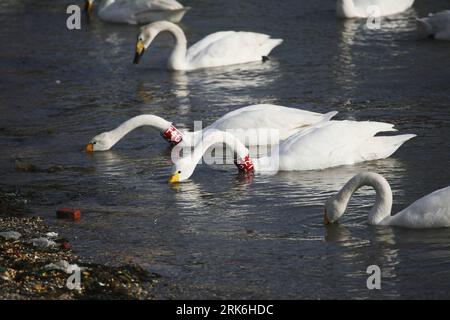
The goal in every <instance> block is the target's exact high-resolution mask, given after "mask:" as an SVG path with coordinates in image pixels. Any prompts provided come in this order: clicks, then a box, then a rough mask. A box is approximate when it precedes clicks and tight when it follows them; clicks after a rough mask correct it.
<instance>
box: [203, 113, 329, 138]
mask: <svg viewBox="0 0 450 320" xmlns="http://www.w3.org/2000/svg"><path fill="white" fill-rule="evenodd" d="M336 114H337V112H336V111H333V112H329V113H327V114H321V113H316V112H311V111H306V110H300V109H295V108H288V107H283V106H278V105H273V104H257V105H252V106H248V107H243V108H240V109H237V110H234V111H231V112H229V113H227V114H226V115H224V116H223V117H221V118H220V119H218V120H216V121H215V122H214V123H213V124H211V126H210V127H211V128H215V129H219V130H222V131H226V130H229V129H243V130H248V129H276V130H278V133H279V138H280V140H284V139H286V138H287V137H288V136H290V135H292V134H293V133H295V132H297V131H299V130H302V129H304V128H306V127H308V126H311V125H315V124H317V123H319V122H322V121H328V120H330V119H331V118H332V117H333V116H334V115H336Z"/></svg>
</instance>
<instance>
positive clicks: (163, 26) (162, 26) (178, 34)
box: [151, 21, 187, 70]
mask: <svg viewBox="0 0 450 320" xmlns="http://www.w3.org/2000/svg"><path fill="white" fill-rule="evenodd" d="M151 27H152V28H155V29H156V30H157V34H158V33H160V32H163V31H167V32H170V33H171V34H172V36H173V37H174V39H175V47H174V48H173V50H172V53H171V55H170V57H169V61H168V62H167V65H168V67H169V68H170V69H172V70H179V69H184V68H185V65H186V52H187V39H186V36H185V34H184V32H183V30H182V29H181V28H180V27H179V26H177V25H176V24H174V23H172V22H169V21H158V22H154V23H152V24H151Z"/></svg>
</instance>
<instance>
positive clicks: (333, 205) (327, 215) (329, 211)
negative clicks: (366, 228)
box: [323, 197, 345, 225]
mask: <svg viewBox="0 0 450 320" xmlns="http://www.w3.org/2000/svg"><path fill="white" fill-rule="evenodd" d="M344 212H345V206H344V205H343V204H341V203H340V202H339V201H338V200H337V199H336V198H335V197H331V198H329V199H328V200H327V202H325V208H324V210H323V223H324V224H326V225H327V224H330V223H334V222H336V221H337V220H338V219H339V218H340V217H341V216H342V215H343V214H344Z"/></svg>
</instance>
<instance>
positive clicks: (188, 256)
mask: <svg viewBox="0 0 450 320" xmlns="http://www.w3.org/2000/svg"><path fill="white" fill-rule="evenodd" d="M416 2H417V3H416V4H415V6H414V8H413V9H410V10H408V11H407V12H405V13H404V14H401V15H397V16H394V17H389V18H386V19H383V20H382V29H381V30H368V29H367V28H366V27H365V21H341V20H337V19H336V17H335V12H334V1H332V0H323V1H295V0H291V1H277V2H276V3H275V2H273V1H269V0H264V1H263V0H246V1H240V0H223V1H222V0H215V1H207V0H198V1H196V0H185V1H184V2H183V3H184V4H186V5H189V6H191V7H192V10H191V11H189V12H188V13H187V14H186V16H185V19H184V20H183V23H182V24H181V26H182V28H183V29H184V30H185V32H186V34H187V37H188V39H189V42H190V43H192V42H194V41H196V40H199V39H201V38H202V37H203V36H204V35H206V34H209V33H212V32H215V31H219V30H227V29H228V30H232V29H234V30H238V29H239V30H249V31H258V32H264V33H268V34H271V35H273V36H274V37H281V38H283V39H284V40H285V42H284V43H283V44H282V45H281V46H280V47H278V48H276V49H275V50H274V51H273V53H272V59H271V60H270V61H269V62H267V63H264V64H262V63H254V64H247V65H240V66H232V67H227V68H216V69H210V70H199V71H193V72H188V73H181V72H175V73H174V72H168V71H166V70H165V68H164V61H165V57H166V56H167V54H168V53H169V52H170V48H171V38H170V37H169V36H166V35H162V36H160V37H158V39H157V40H156V41H155V43H154V45H152V47H151V49H150V50H148V52H147V53H146V54H145V56H144V57H143V59H142V61H141V63H140V64H139V65H137V66H136V65H132V63H131V62H132V59H133V50H134V49H133V47H134V42H135V37H136V34H137V32H138V27H136V26H122V25H111V24H107V23H102V22H101V21H98V20H95V21H92V22H91V23H89V24H87V23H86V21H85V20H83V24H82V30H80V31H68V30H67V29H66V28H65V19H66V14H65V9H66V7H67V5H69V4H71V3H73V1H62V0H61V1H55V0H52V1H50V0H41V1H31V0H14V1H13V0H3V1H1V3H0V14H1V16H2V19H1V20H0V43H1V50H0V71H1V76H0V110H1V113H2V114H1V117H0V148H1V154H0V172H1V177H2V178H1V182H0V184H1V185H2V186H3V187H5V188H15V187H18V188H20V189H21V190H23V191H24V192H26V193H27V194H28V197H29V199H30V206H31V209H32V211H33V213H34V214H40V215H43V216H45V217H46V218H47V221H49V222H50V223H52V224H53V225H54V226H56V228H57V229H59V231H60V232H61V233H63V234H64V235H66V236H67V237H68V238H70V239H72V243H73V244H74V247H75V249H76V251H77V253H78V254H80V255H83V256H86V257H92V258H93V259H95V260H96V261H99V262H107V263H111V264H120V263H128V262H133V263H138V264H141V265H142V266H144V267H146V268H148V269H149V270H151V271H155V272H158V273H160V274H161V275H163V278H162V279H161V282H160V285H159V286H158V288H157V289H158V293H157V296H158V297H159V298H171V297H177V298H216V297H221V298H362V299H364V298H433V297H439V298H448V297H449V294H448V291H449V289H450V232H449V230H447V229H440V230H429V231H423V230H422V231H413V230H405V229H399V228H390V227H371V226H368V225H366V223H365V222H366V218H367V213H368V211H369V209H370V206H371V204H372V203H373V201H374V194H373V191H372V190H371V189H369V188H365V189H362V190H361V191H360V192H359V193H358V194H357V195H355V197H354V198H353V200H352V201H351V203H350V206H349V210H348V212H347V214H346V215H345V216H344V217H343V219H342V221H341V223H340V224H339V225H336V226H332V227H327V228H325V227H324V226H323V225H322V206H323V203H324V201H325V199H326V198H327V197H328V196H329V195H331V194H332V193H333V192H334V191H336V190H338V189H339V188H340V187H341V186H342V185H343V183H345V182H346V180H347V179H349V178H350V177H351V176H352V175H354V174H355V173H357V172H360V171H364V170H372V171H376V172H378V173H381V174H383V175H384V176H385V177H386V178H387V179H388V180H389V182H390V183H391V186H392V189H393V193H394V208H393V209H394V211H395V212H397V211H399V210H400V209H402V208H404V207H405V206H407V205H408V204H410V203H411V202H412V201H414V200H415V199H417V198H419V197H420V196H422V195H424V194H427V193H429V192H431V191H433V190H436V189H438V188H442V187H445V186H447V185H448V184H449V181H450V171H449V169H448V168H449V164H450V161H449V160H450V159H449V146H450V143H449V136H450V129H449V125H450V113H449V107H450V106H449V103H450V43H445V42H437V41H431V40H423V39H419V38H418V37H417V35H416V26H415V18H416V17H417V16H423V15H426V14H428V13H429V12H435V11H439V10H443V9H450V7H449V3H448V1H446V0H429V1H424V0H421V1H420V0H417V1H416ZM80 3H81V1H80ZM255 103H274V104H280V105H284V106H289V107H297V108H302V109H306V110H311V111H317V112H326V111H330V110H337V111H339V114H338V116H337V119H355V120H376V121H386V122H390V123H394V124H395V125H396V126H397V128H398V129H399V130H400V131H401V132H402V133H415V134H417V135H418V137H417V138H415V139H413V140H411V141H408V142H407V143H406V144H405V145H403V146H402V147H401V148H400V149H399V151H398V152H396V153H395V154H394V155H393V156H392V157H391V158H389V159H385V160H380V161H374V162H369V163H364V164H360V165H355V166H348V167H341V168H335V169H330V170H324V171H312V172H289V173H280V174H277V175H274V176H261V175H257V176H255V177H254V179H253V181H249V180H243V179H241V178H240V177H239V176H238V175H237V174H236V170H235V168H233V167H231V166H215V167H213V168H212V167H209V166H206V165H201V166H199V167H198V169H197V171H196V172H195V174H194V175H193V177H192V178H191V180H190V181H189V182H187V183H184V184H181V185H180V186H179V187H177V188H170V187H169V186H168V185H167V178H168V175H169V172H170V157H169V152H168V150H167V146H166V143H165V142H164V141H163V140H162V139H161V138H160V137H159V135H158V134H157V133H156V132H154V131H153V130H151V129H148V128H142V129H139V130H136V131H135V132H133V133H131V134H130V135H129V136H127V138H126V139H125V140H123V141H121V142H120V143H119V144H117V145H116V146H115V147H114V149H113V150H111V151H108V152H103V153H96V154H94V155H89V154H86V153H83V152H81V149H82V148H83V146H84V144H85V143H87V142H89V140H90V138H91V137H92V136H94V135H95V134H97V133H100V132H102V131H105V130H110V129H112V128H113V127H115V126H116V125H118V124H119V123H121V122H122V121H124V120H126V119H128V118H129V117H132V116H135V115H138V114H142V113H151V114H157V115H160V116H163V117H165V118H167V119H170V120H171V121H174V122H175V123H176V124H177V125H178V126H179V127H184V128H192V127H193V122H194V121H196V120H203V121H204V122H205V124H209V123H211V122H212V121H214V120H215V119H217V118H218V117H220V116H221V115H223V114H225V113H226V112H228V111H231V110H234V109H236V108H239V107H242V106H246V105H250V104H255ZM17 159H21V160H22V161H27V162H30V163H33V164H34V165H35V166H37V167H38V168H40V169H41V170H38V171H37V172H20V171H17V170H16V169H15V160H17ZM55 166H57V167H55ZM48 168H53V169H55V168H56V169H55V170H47V169H48ZM62 206H64V207H78V208H80V209H82V211H83V219H82V220H81V221H80V222H79V223H70V222H62V221H57V220H56V219H55V218H54V211H55V208H58V207H62ZM372 264H377V265H379V266H380V267H381V269H382V276H383V278H382V290H375V291H369V290H367V288H366V279H367V274H366V273H365V271H366V268H367V266H369V265H372Z"/></svg>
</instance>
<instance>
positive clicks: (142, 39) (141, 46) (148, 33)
mask: <svg viewBox="0 0 450 320" xmlns="http://www.w3.org/2000/svg"><path fill="white" fill-rule="evenodd" d="M159 31H160V30H159V29H157V28H155V27H154V26H153V24H150V25H147V26H144V27H142V28H141V32H140V33H139V35H138V37H137V40H136V53H135V55H134V61H133V63H134V64H137V63H139V60H140V59H141V57H142V55H143V54H144V52H145V50H147V48H148V47H149V46H150V44H151V43H152V41H153V40H154V39H155V37H156V36H157V35H158V33H159Z"/></svg>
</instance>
